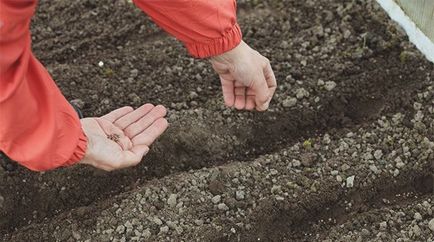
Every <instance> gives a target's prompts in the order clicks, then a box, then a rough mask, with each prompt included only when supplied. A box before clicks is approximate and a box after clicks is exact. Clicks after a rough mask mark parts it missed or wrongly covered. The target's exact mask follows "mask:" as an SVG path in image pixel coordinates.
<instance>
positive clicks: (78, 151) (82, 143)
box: [63, 131, 87, 166]
mask: <svg viewBox="0 0 434 242" xmlns="http://www.w3.org/2000/svg"><path fill="white" fill-rule="evenodd" d="M86 149H87V137H86V135H85V134H84V132H83V131H82V132H81V134H80V137H79V138H78V144H77V147H76V148H75V150H74V153H73V154H72V156H71V158H69V160H68V161H67V162H65V164H64V165H63V166H71V165H74V164H77V163H78V162H79V161H81V160H82V159H83V158H84V155H85V154H86Z"/></svg>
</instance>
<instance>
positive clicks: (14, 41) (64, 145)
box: [0, 0, 87, 171]
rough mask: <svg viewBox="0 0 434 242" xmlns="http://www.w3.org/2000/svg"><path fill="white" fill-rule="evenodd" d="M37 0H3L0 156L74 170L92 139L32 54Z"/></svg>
mask: <svg viewBox="0 0 434 242" xmlns="http://www.w3.org/2000/svg"><path fill="white" fill-rule="evenodd" d="M36 4H37V1H35V0H22V1H17V0H0V151H3V152H4V153H5V154H6V155H7V156H9V157H10V158H11V159H13V160H16V161H17V162H19V163H20V164H22V165H23V166H26V167H27V168H29V169H31V170H35V171H42V170H49V169H53V168H56V167H59V166H65V165H71V164H74V163H76V162H78V161H79V160H81V159H82V157H83V156H84V154H85V151H86V146H87V139H86V136H85V135H84V133H83V131H82V129H81V125H80V121H79V119H78V116H77V114H76V113H75V111H74V109H73V108H72V107H71V105H69V103H68V102H67V101H66V99H65V98H64V97H63V95H62V93H61V92H60V90H59V88H58V87H57V86H56V84H55V83H54V81H53V79H52V78H51V77H50V75H49V74H48V72H47V71H46V69H45V68H44V67H43V66H42V65H41V63H40V62H39V61H38V60H37V59H36V58H35V57H34V56H33V54H32V51H31V38H30V31H29V25H30V19H31V17H32V15H33V13H34V11H35V7H36Z"/></svg>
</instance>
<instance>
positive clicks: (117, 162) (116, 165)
mask: <svg viewBox="0 0 434 242" xmlns="http://www.w3.org/2000/svg"><path fill="white" fill-rule="evenodd" d="M165 115H166V109H165V108H164V107H163V106H161V105H159V106H156V107H154V105H152V104H145V105H143V106H141V107H139V108H137V109H136V110H134V109H133V108H132V107H123V108H119V109H116V110H114V111H112V112H110V113H109V114H107V115H104V116H102V117H100V118H84V119H81V120H80V121H81V125H82V128H83V130H84V133H85V134H86V136H87V139H88V144H87V150H86V154H85V156H84V158H83V160H82V161H80V163H82V164H89V165H92V166H94V167H96V168H99V169H103V170H106V171H112V170H116V169H121V168H125V167H130V166H134V165H137V164H138V163H139V162H140V161H141V160H142V157H143V156H144V155H146V153H148V151H149V146H150V145H151V144H152V143H153V142H154V141H155V139H157V138H158V136H160V135H161V134H162V133H163V132H164V131H165V130H166V128H167V126H168V123H167V120H166V119H165V118H164V116H165Z"/></svg>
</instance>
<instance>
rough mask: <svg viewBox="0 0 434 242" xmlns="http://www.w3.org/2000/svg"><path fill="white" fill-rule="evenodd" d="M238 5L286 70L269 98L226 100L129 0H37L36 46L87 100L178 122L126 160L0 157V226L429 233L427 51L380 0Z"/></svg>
mask: <svg viewBox="0 0 434 242" xmlns="http://www.w3.org/2000/svg"><path fill="white" fill-rule="evenodd" d="M238 5H239V6H238V7H239V22H240V25H241V27H242V29H243V34H244V40H245V41H246V42H247V43H248V44H250V45H251V46H252V47H254V48H255V49H257V50H258V51H259V52H261V53H262V54H264V55H265V56H267V57H268V58H269V59H270V60H271V62H272V66H273V68H274V70H275V74H276V77H277V79H278V82H279V87H278V90H277V93H276V96H275V98H274V100H273V102H272V105H271V107H270V110H269V111H268V112H265V113H255V112H239V111H235V110H231V109H227V108H225V107H224V105H223V102H222V98H221V93H220V86H219V82H218V78H217V76H216V75H215V73H214V72H213V71H212V70H211V68H210V65H209V63H207V60H196V59H193V58H191V57H189V56H188V54H187V53H186V51H185V49H184V48H183V47H182V45H181V44H180V43H179V42H177V41H176V40H175V39H173V38H172V37H169V36H167V35H166V34H164V33H163V32H162V31H161V30H160V29H159V28H158V27H156V26H155V25H154V24H153V23H152V22H151V21H150V20H149V19H148V18H147V17H146V16H145V15H144V14H143V13H142V12H141V11H140V10H139V9H137V8H136V7H135V6H134V5H133V4H131V3H130V2H129V1H124V0H116V1H108V0H101V1H94V0H85V1H73V2H71V1H62V0H53V1H41V2H40V4H39V8H38V11H37V13H36V15H35V18H34V20H33V23H32V33H33V37H32V38H33V50H34V53H35V54H36V56H38V58H39V59H40V60H41V62H42V63H43V64H44V65H45V66H46V67H47V69H48V70H49V71H50V73H51V74H52V76H53V78H54V79H55V80H56V82H57V83H58V85H59V87H60V88H61V89H62V91H63V93H64V95H65V96H66V97H67V98H68V99H69V100H73V101H74V103H75V104H76V105H79V106H80V107H81V108H82V110H83V112H84V114H85V116H99V115H102V114H105V113H106V112H109V111H111V110H113V109H114V108H117V107H121V106H124V105H131V106H133V107H138V106H140V105H141V104H143V103H145V102H151V103H154V104H163V105H165V106H166V107H168V109H169V114H168V118H169V120H170V123H171V125H170V127H169V129H168V131H167V132H166V134H164V135H163V136H162V137H161V138H160V139H159V140H158V141H157V142H156V143H155V144H154V145H153V146H152V149H151V152H149V154H148V155H147V156H146V157H145V158H144V160H143V161H142V163H141V164H140V165H138V166H137V167H133V168H130V169H126V170H122V171H117V172H111V173H107V172H102V171H99V170H96V169H93V168H91V167H87V166H80V165H77V166H74V167H70V168H63V169H58V170H55V171H48V172H44V173H34V172H31V171H28V170H26V169H24V168H22V167H15V168H14V169H7V170H6V169H3V168H1V167H0V234H1V235H2V236H1V238H0V239H1V240H2V241H433V240H434V214H433V209H434V196H433V193H434V190H433V189H434V188H433V184H434V181H433V172H434V121H433V120H434V115H433V114H434V101H433V100H434V66H433V64H432V63H429V62H428V61H427V60H425V59H424V57H423V56H422V55H421V54H420V53H419V52H418V51H417V49H416V48H415V47H414V46H413V45H412V44H411V43H410V42H409V41H408V39H407V37H406V36H405V34H404V33H403V32H402V31H401V30H400V28H399V27H397V26H396V25H395V24H394V23H393V22H392V21H391V20H390V19H389V18H388V17H387V16H386V15H385V13H384V12H383V11H382V10H381V9H380V7H379V6H378V5H377V4H376V3H375V1H373V0H368V1H356V0H354V1H338V0H332V1H330V0H327V1H326V0H319V1H312V0H311V1H295V0H284V1H277V0H267V1H255V0H244V1H239V3H238ZM100 62H102V63H103V65H102V66H101V65H100ZM0 159H2V158H0Z"/></svg>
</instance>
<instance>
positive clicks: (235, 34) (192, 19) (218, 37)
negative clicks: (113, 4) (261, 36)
mask: <svg viewBox="0 0 434 242" xmlns="http://www.w3.org/2000/svg"><path fill="white" fill-rule="evenodd" d="M134 3H135V4H136V5H137V6H138V7H139V8H140V9H142V10H143V11H144V12H145V13H147V14H148V15H149V16H150V17H151V18H152V19H153V20H154V21H155V22H156V23H157V24H158V25H159V26H160V27H161V28H163V29H164V30H166V31H167V32H169V33H170V34H172V35H174V36H175V37H176V38H177V39H179V40H181V41H182V42H183V43H184V45H185V46H186V48H187V50H188V51H189V52H190V54H191V55H193V56H195V57H199V58H206V57H210V56H215V55H219V54H222V53H224V52H226V51H229V50H231V49H233V48H235V47H236V46H237V45H238V44H239V43H240V41H241V37H242V36H241V31H240V27H239V26H238V24H237V17H236V8H237V6H236V1H235V0H134Z"/></svg>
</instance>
